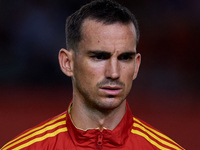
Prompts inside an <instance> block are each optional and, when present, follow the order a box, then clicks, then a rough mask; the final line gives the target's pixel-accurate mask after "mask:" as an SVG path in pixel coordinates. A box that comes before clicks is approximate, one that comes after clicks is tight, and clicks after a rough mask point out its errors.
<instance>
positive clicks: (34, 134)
mask: <svg viewBox="0 0 200 150" xmlns="http://www.w3.org/2000/svg"><path fill="white" fill-rule="evenodd" d="M64 132H67V127H66V112H63V113H62V114H59V115H57V116H55V117H53V118H50V119H48V120H46V121H44V122H42V123H40V124H39V125H37V126H35V127H33V128H31V129H28V130H26V131H24V132H23V133H21V134H20V135H18V136H17V137H15V138H14V139H13V140H11V141H10V142H8V143H7V144H6V145H4V146H3V147H2V149H1V150H10V149H12V150H14V149H16V150H19V149H24V148H28V147H30V146H32V145H34V146H35V149H39V148H40V147H38V146H39V145H42V143H43V141H45V140H47V139H49V138H51V140H53V137H56V136H57V135H58V134H60V133H64ZM35 143H37V144H35ZM40 143H41V144H40Z"/></svg>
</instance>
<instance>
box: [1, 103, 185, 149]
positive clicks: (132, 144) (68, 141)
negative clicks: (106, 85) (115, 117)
mask: <svg viewBox="0 0 200 150" xmlns="http://www.w3.org/2000/svg"><path fill="white" fill-rule="evenodd" d="M69 111H70V109H69ZM69 111H65V112H63V113H62V114H60V115H58V116H56V117H53V118H51V119H48V120H47V121H44V122H43V123H41V124H39V125H38V126H36V127H34V128H31V129H28V130H27V131H25V132H23V133H22V134H20V135H19V136H17V137H16V138H14V139H13V140H12V141H10V142H9V143H7V144H6V145H4V146H3V147H2V149H1V150H94V149H102V150H111V149H119V150H183V148H182V147H181V146H179V145H178V144H177V143H175V142H174V141H173V140H171V139H170V138H168V137H167V136H165V135H164V134H162V133H161V132H160V131H158V130H156V129H155V128H153V127H152V126H150V125H148V124H147V123H145V122H143V121H141V120H140V119H138V118H136V117H134V116H132V113H131V110H130V108H129V106H128V104H127V109H126V113H125V115H124V117H123V118H122V120H121V122H120V123H119V124H118V125H117V127H116V128H115V129H114V130H108V129H106V128H104V129H103V130H100V129H88V130H86V131H85V130H81V129H78V128H76V127H75V126H74V125H73V123H72V121H71V119H70V115H69V113H70V112H69Z"/></svg>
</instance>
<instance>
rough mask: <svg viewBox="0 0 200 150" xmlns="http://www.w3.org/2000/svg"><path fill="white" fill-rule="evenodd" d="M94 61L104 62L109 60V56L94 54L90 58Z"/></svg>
mask: <svg viewBox="0 0 200 150" xmlns="http://www.w3.org/2000/svg"><path fill="white" fill-rule="evenodd" d="M91 58H92V59H94V60H106V59H109V58H110V55H108V54H95V55H92V56H91Z"/></svg>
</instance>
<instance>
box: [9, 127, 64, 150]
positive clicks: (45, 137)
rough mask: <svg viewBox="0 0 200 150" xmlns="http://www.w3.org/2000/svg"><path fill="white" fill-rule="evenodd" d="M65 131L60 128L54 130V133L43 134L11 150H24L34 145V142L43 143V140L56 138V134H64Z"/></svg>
mask: <svg viewBox="0 0 200 150" xmlns="http://www.w3.org/2000/svg"><path fill="white" fill-rule="evenodd" d="M66 131H67V128H60V129H58V130H56V131H55V132H52V133H48V134H45V135H44V136H42V137H39V138H36V139H33V140H31V141H29V142H27V143H25V144H23V145H20V146H18V147H16V148H14V149H13V150H20V149H22V148H24V147H27V146H29V145H31V144H34V143H36V142H40V141H43V140H45V139H47V138H49V137H54V136H56V135H57V134H59V133H61V132H66Z"/></svg>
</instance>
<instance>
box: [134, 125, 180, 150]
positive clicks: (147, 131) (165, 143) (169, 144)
mask: <svg viewBox="0 0 200 150" xmlns="http://www.w3.org/2000/svg"><path fill="white" fill-rule="evenodd" d="M133 126H134V127H138V128H140V129H141V130H142V131H144V132H146V133H147V134H149V135H150V136H151V137H153V138H154V139H156V140H158V141H159V142H160V143H162V144H164V145H167V146H169V147H172V148H174V149H177V150H181V149H180V148H179V147H177V146H175V145H174V144H171V143H169V142H167V141H165V140H162V139H160V138H159V137H157V136H156V135H155V134H153V133H152V132H150V131H149V130H146V129H145V128H144V127H142V126H141V125H139V124H138V123H134V124H133ZM151 140H152V139H151Z"/></svg>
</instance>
